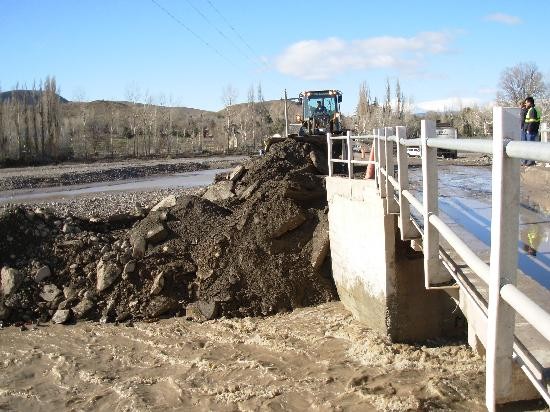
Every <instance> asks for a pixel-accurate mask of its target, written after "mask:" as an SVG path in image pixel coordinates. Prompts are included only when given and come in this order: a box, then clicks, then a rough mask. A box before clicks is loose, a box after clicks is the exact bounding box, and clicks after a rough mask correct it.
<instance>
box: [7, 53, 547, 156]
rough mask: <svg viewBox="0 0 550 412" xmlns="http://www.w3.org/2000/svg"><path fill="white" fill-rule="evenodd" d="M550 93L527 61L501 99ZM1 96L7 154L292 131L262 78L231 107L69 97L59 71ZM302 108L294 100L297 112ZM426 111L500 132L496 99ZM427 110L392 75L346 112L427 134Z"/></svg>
mask: <svg viewBox="0 0 550 412" xmlns="http://www.w3.org/2000/svg"><path fill="white" fill-rule="evenodd" d="M548 94H549V88H548V86H547V85H546V83H545V82H544V78H543V76H542V74H541V73H540V71H539V70H538V68H537V66H536V65H535V64H533V63H521V64H518V65H517V66H514V67H511V68H507V69H505V70H504V71H503V72H502V74H501V78H500V83H499V91H498V93H497V96H496V100H497V104H500V105H505V106H516V105H517V104H518V102H519V101H520V100H523V99H524V98H525V97H526V96H533V97H535V99H536V102H537V106H538V107H541V108H542V111H543V120H544V118H545V117H546V116H547V113H548V110H549V109H550V107H549V103H550V99H549V96H548ZM0 97H2V98H1V99H0V161H6V160H7V159H14V160H21V161H25V162H30V161H49V160H53V159H63V158H68V157H74V158H90V157H105V156H152V155H170V154H188V153H191V152H202V151H205V150H206V151H210V152H218V153H219V152H227V151H228V150H241V151H252V150H256V149H257V148H259V147H261V146H262V142H263V140H264V139H265V138H266V137H268V136H271V135H273V134H274V133H282V132H283V131H284V103H283V102H282V101H270V102H266V101H265V99H264V96H263V92H262V86H261V84H258V85H251V86H250V88H249V90H248V92H247V97H246V102H245V103H241V104H236V100H237V97H238V91H237V90H236V89H234V88H233V87H232V86H227V87H226V88H224V89H223V91H222V96H221V98H222V102H223V105H224V109H223V110H222V111H221V112H219V113H214V112H207V111H201V110H196V109H186V108H182V107H177V106H176V104H175V103H174V102H173V101H172V100H170V101H167V99H166V98H164V97H163V96H161V97H160V98H158V99H157V100H155V99H153V97H152V96H150V95H149V94H147V93H145V94H141V93H140V92H139V88H137V87H135V86H134V87H132V88H131V89H129V90H128V91H127V96H126V97H127V101H126V102H107V101H96V102H91V103H86V102H83V97H82V96H81V97H80V98H77V99H76V100H77V101H75V102H67V101H65V100H64V99H62V98H61V97H60V96H59V90H58V87H57V83H56V80H55V78H54V77H47V78H46V79H45V80H44V81H42V82H40V83H39V84H38V85H33V87H32V88H31V89H30V90H27V88H26V87H22V88H19V87H16V88H15V90H13V91H11V92H7V93H2V94H0ZM298 111H299V109H298V108H297V107H294V105H292V104H290V107H289V118H291V119H292V118H293V117H294V114H297V113H298ZM425 117H427V118H431V119H435V120H439V121H442V122H447V123H450V124H451V125H453V126H454V127H456V128H457V129H458V132H459V134H460V135H462V136H478V135H490V134H491V132H492V130H491V129H492V113H491V109H490V108H489V107H487V108H484V107H477V106H471V107H463V108H460V109H458V110H445V111H443V112H430V113H426V115H425ZM420 118H421V117H420V116H419V115H417V114H415V112H414V104H413V102H412V99H410V98H407V97H406V96H405V94H404V93H403V91H402V89H401V85H400V83H399V80H396V81H395V83H394V84H393V85H392V84H390V81H389V80H387V81H386V85H385V95H384V98H383V100H379V99H378V98H377V97H376V96H373V95H372V93H371V91H370V89H369V87H368V85H367V84H366V83H365V82H363V83H362V84H361V85H360V86H359V96H358V103H357V107H356V111H355V113H354V115H353V116H350V117H348V118H346V119H345V126H346V127H348V128H352V129H354V133H359V134H366V133H370V132H371V131H372V129H373V128H378V127H384V126H392V125H396V124H402V125H404V126H406V127H407V130H408V134H409V136H411V137H415V136H418V135H419V134H420Z"/></svg>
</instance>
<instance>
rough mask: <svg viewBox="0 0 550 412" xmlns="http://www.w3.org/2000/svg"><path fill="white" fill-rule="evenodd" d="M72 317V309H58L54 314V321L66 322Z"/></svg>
mask: <svg viewBox="0 0 550 412" xmlns="http://www.w3.org/2000/svg"><path fill="white" fill-rule="evenodd" d="M70 317H71V310H70V309H58V310H56V311H55V313H54V314H53V316H52V322H53V323H58V324H62V323H66V322H67V321H68V320H69V318H70Z"/></svg>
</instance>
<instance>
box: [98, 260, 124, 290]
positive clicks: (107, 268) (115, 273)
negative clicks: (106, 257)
mask: <svg viewBox="0 0 550 412" xmlns="http://www.w3.org/2000/svg"><path fill="white" fill-rule="evenodd" d="M121 273H122V269H121V268H120V266H118V265H117V264H116V263H112V262H104V261H103V260H100V261H99V263H98V264H97V271H96V275H97V285H96V288H97V291H98V292H102V291H104V290H105V289H107V288H108V287H109V286H111V285H112V284H113V283H114V282H115V281H116V280H117V279H118V277H119V276H120V274H121Z"/></svg>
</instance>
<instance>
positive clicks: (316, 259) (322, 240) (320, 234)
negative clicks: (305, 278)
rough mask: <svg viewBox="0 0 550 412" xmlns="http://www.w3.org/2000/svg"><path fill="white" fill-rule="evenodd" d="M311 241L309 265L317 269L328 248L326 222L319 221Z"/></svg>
mask: <svg viewBox="0 0 550 412" xmlns="http://www.w3.org/2000/svg"><path fill="white" fill-rule="evenodd" d="M311 242H312V247H311V266H312V267H313V268H314V269H319V268H320V267H321V265H322V264H323V262H324V261H325V258H326V257H327V254H328V252H329V250H330V240H329V234H328V222H326V223H325V222H321V223H319V224H318V225H317V227H316V228H315V231H314V232H313V238H312V239H311Z"/></svg>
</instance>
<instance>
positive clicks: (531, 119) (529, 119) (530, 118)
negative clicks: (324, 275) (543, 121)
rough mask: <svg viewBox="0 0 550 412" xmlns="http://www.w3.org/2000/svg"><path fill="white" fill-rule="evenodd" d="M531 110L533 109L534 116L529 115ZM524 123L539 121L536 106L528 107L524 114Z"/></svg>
mask: <svg viewBox="0 0 550 412" xmlns="http://www.w3.org/2000/svg"><path fill="white" fill-rule="evenodd" d="M531 110H534V111H535V118H532V117H530V115H531ZM525 123H540V109H539V108H538V107H530V108H529V110H527V113H526V114H525Z"/></svg>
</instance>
